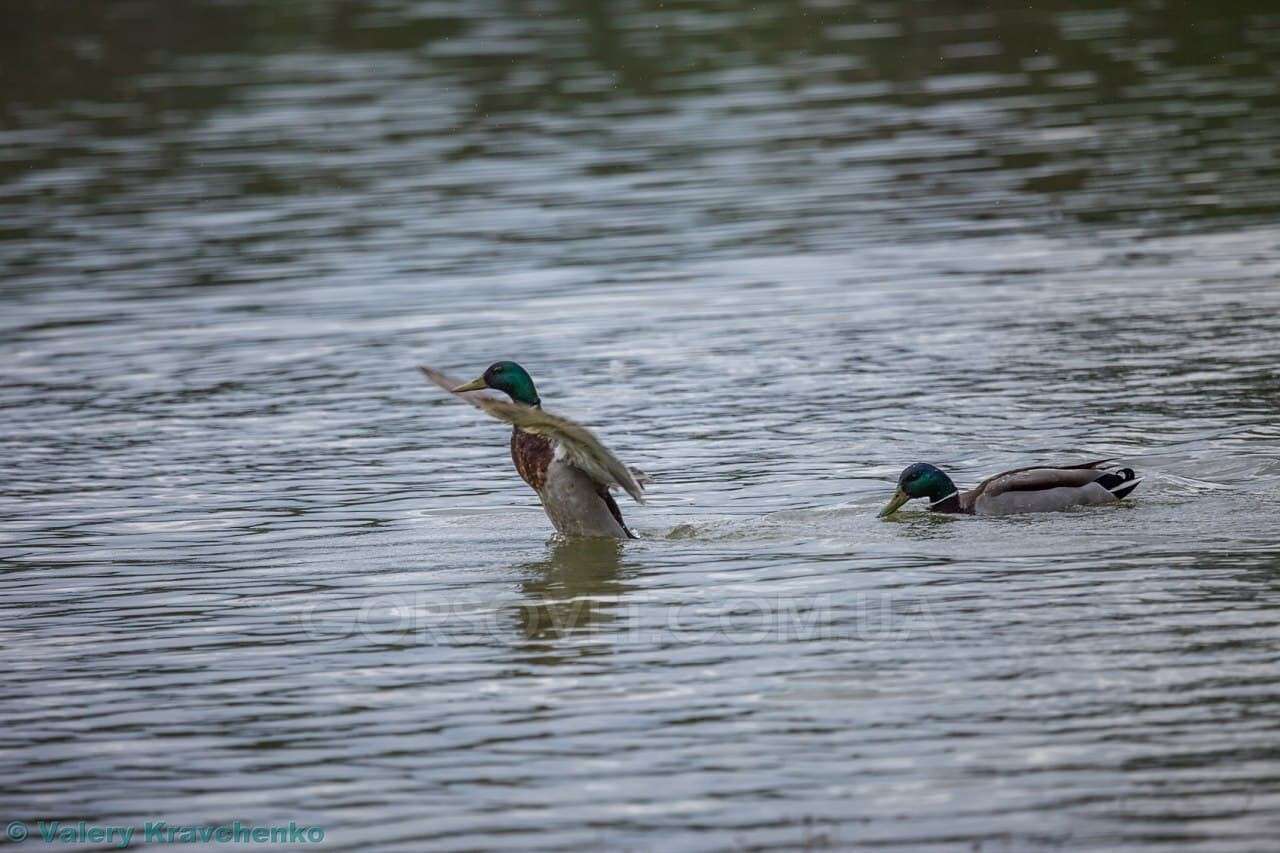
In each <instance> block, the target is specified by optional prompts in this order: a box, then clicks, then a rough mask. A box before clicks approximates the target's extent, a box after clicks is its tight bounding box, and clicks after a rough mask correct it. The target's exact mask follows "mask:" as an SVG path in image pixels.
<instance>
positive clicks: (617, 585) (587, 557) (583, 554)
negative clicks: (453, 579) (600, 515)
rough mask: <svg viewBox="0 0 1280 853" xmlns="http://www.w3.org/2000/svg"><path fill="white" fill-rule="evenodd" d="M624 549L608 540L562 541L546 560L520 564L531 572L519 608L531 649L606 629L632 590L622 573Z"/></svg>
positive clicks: (522, 571) (522, 570) (550, 549)
mask: <svg viewBox="0 0 1280 853" xmlns="http://www.w3.org/2000/svg"><path fill="white" fill-rule="evenodd" d="M623 552H624V548H623V545H622V543H620V542H615V541H612V540H608V539H569V540H563V541H560V540H557V541H555V542H553V543H552V544H551V545H550V546H549V547H548V554H547V557H546V559H540V560H535V561H533V562H531V563H526V564H524V565H522V566H521V567H520V574H523V575H527V576H528V578H527V580H525V581H523V582H521V584H520V591H521V593H522V595H523V598H524V599H525V601H523V602H522V603H521V604H520V605H519V606H518V608H517V614H518V621H519V624H520V627H521V629H522V630H523V631H524V633H525V635H526V636H527V637H528V638H529V640H530V642H531V644H534V645H531V646H530V648H535V647H545V646H546V644H547V643H549V642H551V641H554V640H555V639H558V638H561V637H565V636H568V635H571V634H575V633H579V632H589V631H592V630H593V629H595V630H601V629H605V630H607V629H608V627H609V623H611V622H613V621H614V619H615V617H614V614H613V611H614V609H616V607H617V606H618V602H619V599H621V597H622V596H623V594H624V593H625V592H626V591H627V590H628V589H629V587H628V585H627V584H625V583H624V582H623V581H622V580H621V579H620V578H619V576H618V575H619V566H620V565H621V563H622V558H623Z"/></svg>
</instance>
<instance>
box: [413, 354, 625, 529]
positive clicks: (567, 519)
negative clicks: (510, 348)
mask: <svg viewBox="0 0 1280 853" xmlns="http://www.w3.org/2000/svg"><path fill="white" fill-rule="evenodd" d="M420 369H421V370H422V372H423V373H424V374H425V375H426V377H427V379H429V380H431V381H432V382H434V383H435V384H436V385H439V386H440V387H441V388H443V389H444V390H446V391H448V392H450V393H452V394H457V395H458V396H459V397H462V399H464V400H466V401H467V402H469V403H472V404H474V405H476V406H478V407H480V408H481V409H483V410H484V411H485V412H486V413H488V414H489V415H491V416H493V417H495V418H497V419H498V420H500V421H505V422H507V423H509V424H511V425H512V430H511V461H513V462H514V463H515V466H516V471H517V472H518V473H519V474H520V478H521V479H523V480H524V481H525V482H526V483H528V484H529V487H530V488H531V489H533V490H534V492H536V493H537V495H538V499H539V500H540V501H542V508H543V510H545V511H546V513H547V518H549V519H551V524H552V526H553V527H555V529H556V531H557V532H559V533H560V534H562V535H564V536H602V537H611V538H614V539H636V538H638V537H637V536H636V535H635V533H633V532H632V531H631V530H630V529H628V528H627V525H626V524H625V523H624V522H623V520H622V510H620V509H618V502H617V501H615V500H614V499H613V495H612V494H611V493H610V492H609V489H610V487H612V486H617V487H619V488H621V489H623V490H624V491H625V492H626V493H627V494H629V495H631V497H632V498H634V499H635V501H636V502H637V503H644V485H643V483H644V482H645V481H646V480H647V478H646V477H645V476H644V474H642V473H641V472H639V471H636V470H634V469H631V468H628V467H627V466H626V465H623V464H622V463H621V462H619V461H618V458H617V457H616V456H614V455H613V454H612V453H611V452H610V451H609V449H608V448H607V447H605V446H604V445H603V444H601V443H600V440H599V439H598V438H596V437H595V435H593V434H592V433H591V431H590V430H588V429H587V428H586V427H584V426H580V425H579V424H576V423H574V422H573V421H571V420H569V419H568V418H562V417H559V416H558V415H553V414H551V413H550V412H546V411H543V409H542V400H541V399H540V398H539V397H538V389H537V388H536V387H535V386H534V384H533V379H532V378H531V377H530V376H529V372H528V371H527V370H525V369H524V368H523V367H521V366H520V365H518V364H516V363H515V362H514V361H498V362H494V363H493V364H491V365H489V367H488V369H487V370H485V372H484V374H483V375H481V376H480V378H479V379H474V380H472V381H471V382H467V383H465V384H461V385H460V384H458V383H457V382H456V381H455V380H453V379H450V378H449V377H447V376H445V375H444V374H442V373H440V372H439V371H436V370H432V369H431V368H430V367H422V368H420ZM486 388H491V389H493V390H494V391H501V392H502V393H504V394H506V395H507V396H508V397H510V398H511V402H510V403H508V402H506V401H504V400H498V399H495V398H494V397H492V396H489V395H487V394H472V393H471V392H473V391H481V390H484V389H486Z"/></svg>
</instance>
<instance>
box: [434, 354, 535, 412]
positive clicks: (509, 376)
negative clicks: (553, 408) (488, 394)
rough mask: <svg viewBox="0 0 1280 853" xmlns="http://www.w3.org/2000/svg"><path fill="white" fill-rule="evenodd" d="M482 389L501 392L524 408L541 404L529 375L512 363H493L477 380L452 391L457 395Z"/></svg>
mask: <svg viewBox="0 0 1280 853" xmlns="http://www.w3.org/2000/svg"><path fill="white" fill-rule="evenodd" d="M482 388H492V389H493V390H494V391H501V392H502V393H504V394H506V395H507V396H508V397H510V398H511V399H512V400H514V401H515V402H517V403H523V404H524V405H526V406H537V405H541V403H542V401H541V400H539V399H538V389H537V388H535V387H534V384H533V377H531V376H530V375H529V371H527V370H525V369H524V368H523V367H521V366H520V365H518V364H516V363H515V362H514V361H495V362H494V363H493V364H491V365H489V369H488V370H486V371H485V372H484V375H483V376H481V377H480V378H479V379H473V380H472V381H470V382H468V383H467V384H466V385H459V386H458V387H457V388H454V389H453V390H454V392H455V393H457V392H459V391H479V390H481V389H482Z"/></svg>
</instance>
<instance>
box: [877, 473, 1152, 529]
mask: <svg viewBox="0 0 1280 853" xmlns="http://www.w3.org/2000/svg"><path fill="white" fill-rule="evenodd" d="M1110 461H1111V460H1110V459H1099V460H1097V461H1096V462H1085V463H1084V464H1082V465H1062V466H1058V465H1048V466H1039V465H1033V466H1031V467H1029V468H1016V469H1014V470H1012V471H1005V472H1004V473H1002V474H996V475H995V476H994V477H988V478H987V479H985V480H983V481H982V482H981V483H979V484H978V485H977V486H976V487H975V488H972V489H969V490H968V491H967V492H962V491H960V490H959V489H957V488H956V484H955V483H953V482H951V478H950V477H948V476H947V475H946V474H944V473H943V472H942V470H941V469H939V468H938V467H937V466H935V465H930V464H929V463H927V462H917V463H916V464H914V465H911V466H909V467H908V468H907V469H906V470H905V471H903V472H902V474H901V475H900V476H899V477H898V490H897V491H895V492H894V493H893V497H892V498H891V499H890V500H889V503H888V504H886V505H885V508H884V509H882V510H881V511H880V517H881V518H884V517H885V516H888V515H892V514H893V513H894V512H897V510H898V507H900V506H902V505H903V504H904V503H906V502H907V501H909V500H912V499H913V498H928V499H929V509H931V510H933V511H934V512H950V513H959V514H964V515H1011V514H1013V513H1017V512H1052V511H1054V510H1060V509H1067V508H1068V507H1073V506H1097V505H1101V504H1109V503H1115V502H1116V501H1118V500H1120V499H1122V498H1124V497H1125V496H1126V495H1128V494H1129V493H1130V492H1132V491H1133V490H1134V489H1136V488H1137V487H1138V484H1139V483H1141V482H1142V480H1140V479H1138V477H1137V476H1136V475H1135V474H1134V473H1133V469H1132V468H1121V469H1119V470H1108V469H1104V468H1102V467H1100V466H1102V465H1104V464H1106V463H1107V462H1110Z"/></svg>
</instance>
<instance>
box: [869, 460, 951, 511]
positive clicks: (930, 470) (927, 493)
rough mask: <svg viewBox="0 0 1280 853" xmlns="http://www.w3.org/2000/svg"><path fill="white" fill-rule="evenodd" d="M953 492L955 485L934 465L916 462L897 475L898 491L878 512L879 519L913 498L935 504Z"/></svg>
mask: <svg viewBox="0 0 1280 853" xmlns="http://www.w3.org/2000/svg"><path fill="white" fill-rule="evenodd" d="M955 490H956V486H955V483H953V482H951V478H950V477H948V476H947V475H946V474H944V473H943V472H942V470H941V469H940V468H938V467H937V466H936V465H930V464H929V463H928V462H917V463H916V464H914V465H910V466H908V467H907V468H906V469H905V470H903V472H902V473H901V474H900V475H898V490H897V491H895V492H894V493H893V497H892V498H891V499H890V500H889V503H888V504H886V505H885V508H884V509H882V510H880V517H881V518H883V517H885V516H886V515H892V514H893V513H895V512H897V511H898V507H900V506H902V505H903V504H904V503H906V502H907V501H909V500H913V499H914V498H928V499H929V500H930V501H931V502H933V503H937V502H938V501H940V500H942V499H943V498H946V497H950V496H951V494H952V493H953V492H955Z"/></svg>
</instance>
